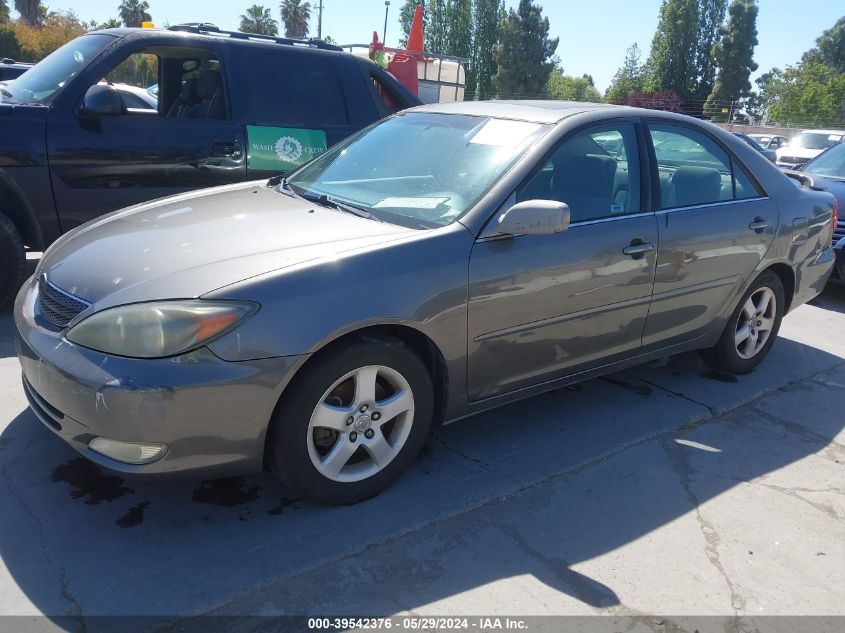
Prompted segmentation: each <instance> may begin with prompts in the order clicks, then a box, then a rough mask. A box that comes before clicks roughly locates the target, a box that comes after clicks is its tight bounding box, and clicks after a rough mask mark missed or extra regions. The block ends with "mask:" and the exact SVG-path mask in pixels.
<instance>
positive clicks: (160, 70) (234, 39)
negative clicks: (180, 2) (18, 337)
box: [0, 25, 420, 303]
mask: <svg viewBox="0 0 845 633" xmlns="http://www.w3.org/2000/svg"><path fill="white" fill-rule="evenodd" d="M156 83H158V87H159V90H158V99H155V101H153V99H154V98H155V95H153V94H151V93H149V92H147V88H148V87H150V86H152V85H155V84H156ZM419 103H420V101H419V99H417V98H416V97H414V96H412V95H411V94H410V93H409V92H408V91H407V90H406V89H405V88H403V87H402V86H401V85H400V84H399V82H398V81H396V80H395V79H394V78H393V76H392V75H390V74H388V73H387V72H386V71H384V70H382V69H381V68H380V67H378V66H377V65H376V64H374V63H373V62H371V61H369V60H367V59H360V58H357V57H354V56H353V55H351V54H350V53H347V52H344V51H342V50H341V49H340V48H338V47H336V46H332V45H329V44H326V43H324V42H321V41H317V40H302V41H299V40H291V39H286V38H277V37H265V36H259V35H254V34H242V33H232V32H223V31H220V30H219V29H216V27H213V26H209V25H199V26H197V25H183V26H174V27H172V28H170V29H109V30H104V31H97V32H94V33H89V34H87V35H83V36H82V37H79V38H77V39H75V40H73V41H72V42H70V43H68V44H67V45H65V46H63V47H62V48H60V49H59V50H57V51H56V52H54V53H53V54H52V55H50V56H49V57H47V58H46V59H44V60H43V61H42V62H40V63H39V64H37V65H36V66H34V67H33V68H31V69H30V70H29V71H28V72H27V73H26V74H24V75H22V76H21V77H19V78H18V79H16V80H14V81H12V82H11V83H9V84H8V85H6V86H4V87H2V88H0V138H2V139H3V140H2V143H0V303H3V302H4V300H7V299H9V298H11V297H12V296H14V293H15V291H16V290H17V288H18V287H19V286H20V282H21V281H22V276H23V269H24V261H25V247H28V248H30V249H33V250H43V249H44V248H46V247H47V246H49V245H50V243H52V242H53V241H54V240H55V239H56V238H57V237H58V236H59V235H61V234H62V233H64V232H67V231H69V230H71V229H73V228H74V227H76V226H79V225H80V224H84V223H85V222H88V221H89V220H91V219H93V218H96V217H97V216H99V215H102V214H103V213H107V212H109V211H114V210H115V209H119V208H121V207H126V206H129V205H133V204H137V203H140V202H144V201H146V200H151V199H153V198H160V197H162V196H167V195H171V194H175V193H179V192H184V191H189V190H193V189H200V188H202V187H211V186H214V185H222V184H227V183H233V182H239V181H244V180H250V179H256V178H268V177H270V176H273V175H275V174H279V173H282V172H286V171H289V170H290V169H293V168H295V167H297V166H299V165H300V164H302V163H303V162H305V161H307V160H309V159H310V158H313V157H314V156H316V155H318V154H320V153H322V152H324V151H325V150H326V149H327V148H328V147H331V146H332V145H334V144H335V143H337V142H338V141H341V140H343V139H344V138H346V137H347V136H349V135H350V134H352V133H354V132H356V131H358V130H360V129H362V128H364V127H366V126H368V125H370V124H371V123H374V122H375V121H377V120H379V119H380V118H382V117H384V116H386V115H388V114H391V113H394V112H397V111H399V110H401V109H403V108H405V107H408V106H412V105H417V104H419ZM45 106H49V107H45ZM147 106H152V107H147ZM80 157H84V160H81V159H80Z"/></svg>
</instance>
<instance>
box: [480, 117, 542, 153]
mask: <svg viewBox="0 0 845 633" xmlns="http://www.w3.org/2000/svg"><path fill="white" fill-rule="evenodd" d="M539 128H540V125H538V124H537V123H529V122H527V121H506V120H503V119H488V120H487V122H486V123H484V125H483V126H481V128H480V129H479V130H478V131H477V132H476V133H475V134H474V135H473V137H472V138H471V139H470V140H469V142H470V143H475V144H478V145H492V146H494V147H519V146H520V145H522V144H523V143H524V142H525V141H526V139H527V138H528V137H530V136H531V135H532V134H534V133H535V132H536V131H537V130H538V129H539Z"/></svg>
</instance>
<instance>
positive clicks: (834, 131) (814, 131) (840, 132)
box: [802, 130, 845, 136]
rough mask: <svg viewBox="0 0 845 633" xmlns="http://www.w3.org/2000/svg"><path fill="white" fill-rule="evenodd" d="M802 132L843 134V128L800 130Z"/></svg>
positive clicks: (830, 134)
mask: <svg viewBox="0 0 845 633" xmlns="http://www.w3.org/2000/svg"><path fill="white" fill-rule="evenodd" d="M803 132H808V133H810V134H827V135H829V136H834V135H838V136H845V130H802V133H803Z"/></svg>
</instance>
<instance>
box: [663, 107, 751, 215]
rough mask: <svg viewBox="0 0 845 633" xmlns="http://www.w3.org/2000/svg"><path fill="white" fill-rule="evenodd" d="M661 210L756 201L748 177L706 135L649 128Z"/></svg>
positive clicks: (680, 129) (678, 128)
mask: <svg viewBox="0 0 845 633" xmlns="http://www.w3.org/2000/svg"><path fill="white" fill-rule="evenodd" d="M649 131H650V134H651V140H652V143H653V144H654V154H655V158H656V159H657V169H658V174H659V176H660V199H661V207H662V208H663V209H673V208H678V207H689V206H695V205H699V204H713V203H718V202H727V201H730V200H741V199H746V198H756V197H758V196H759V195H760V194H759V192H758V191H757V189H756V187H755V186H754V184H753V183H752V181H751V179H750V178H749V177H748V175H747V174H746V173H745V172H744V171H743V170H742V168H741V167H740V166H739V165H738V164H737V163H736V162H735V161H733V160H731V157H730V156H728V153H727V152H725V151H724V150H723V149H722V148H721V147H719V146H718V145H717V144H716V143H715V142H714V141H713V140H712V139H710V138H709V137H708V136H707V135H705V134H702V133H701V132H697V131H695V130H691V129H689V128H686V127H681V126H677V125H664V124H655V123H652V124H650V125H649Z"/></svg>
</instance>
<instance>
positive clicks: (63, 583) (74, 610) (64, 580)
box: [0, 440, 86, 633]
mask: <svg viewBox="0 0 845 633" xmlns="http://www.w3.org/2000/svg"><path fill="white" fill-rule="evenodd" d="M33 441H34V440H32V441H30V443H29V444H28V445H27V448H25V449H24V451H23V452H22V453H21V454H20V455H18V457H17V458H16V460H14V461H17V459H20V458H21V457H22V456H23V453H25V452H26V450H28V449H29V446H31V445H32V442H33ZM12 463H14V462H12ZM6 469H7V464H3V465H2V467H0V478H2V479H3V483H4V484H5V486H6V489H7V490H8V491H9V494H10V495H11V496H12V497H13V498H14V499H15V500H16V501H17V502H18V505H20V506H21V508H23V510H24V512H25V513H26V514H27V516H29V517H30V519H32V520H33V521H34V522H35V524H36V525H37V526H38V529H37V534H38V542H39V543H40V545H41V552H42V553H43V556H44V560H45V561H46V562H47V565H48V567H49V568H52V569H55V570H57V572H58V578H59V583H60V587H61V594H62V598H64V599H65V600H66V601H67V602H68V603H69V605H70V606H69V607H68V611H67V613H66V615H69V616H70V617H72V618H74V619H77V620H78V621H79V630H80V631H82V632H83V633H85V631H86V625H85V619H84V618H83V616H82V607H81V605H80V604H79V602H78V601H77V600H76V598H75V597H74V595H73V593H72V592H71V590H70V583H69V580H68V575H67V570H65V568H64V567H62V566H60V565H58V564H56V562H55V560H53V557H52V556H51V555H50V551H49V549H48V548H47V540H46V539H45V538H44V523H43V522H42V521H41V519H40V517H39V516H38V515H37V514H36V513H35V511H34V510H33V509H32V508H31V507H30V506H29V505H28V504H27V503H26V501H25V500H24V498H23V497H22V496H21V495H20V494H18V492H17V491H16V490H15V488H14V486H13V485H12V480H11V478H10V477H9V474H8V472H7V470H6Z"/></svg>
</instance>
